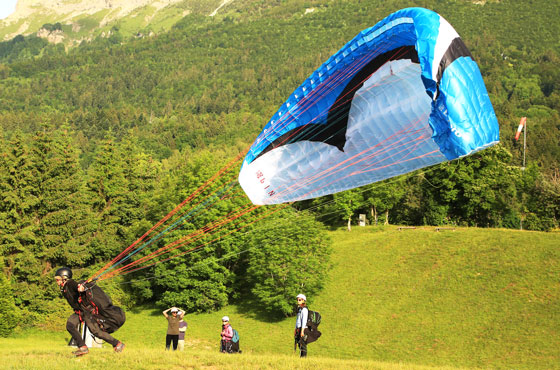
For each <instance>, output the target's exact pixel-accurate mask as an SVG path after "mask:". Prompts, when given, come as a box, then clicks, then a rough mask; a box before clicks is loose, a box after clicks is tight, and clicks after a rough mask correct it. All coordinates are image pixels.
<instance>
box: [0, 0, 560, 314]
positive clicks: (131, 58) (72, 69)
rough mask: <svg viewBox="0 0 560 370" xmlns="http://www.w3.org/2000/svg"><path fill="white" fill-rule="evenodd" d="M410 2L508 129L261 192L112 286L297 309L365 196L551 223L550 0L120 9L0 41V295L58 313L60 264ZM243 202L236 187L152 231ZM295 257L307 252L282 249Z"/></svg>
mask: <svg viewBox="0 0 560 370" xmlns="http://www.w3.org/2000/svg"><path fill="white" fill-rule="evenodd" d="M407 6H422V7H426V8H429V9H432V10H434V11H436V12H438V13H440V14H441V15H442V16H444V17H445V18H446V19H447V20H448V21H449V22H450V23H451V24H452V25H453V26H454V27H455V29H456V30H457V31H458V33H459V34H460V35H461V37H462V38H463V40H464V41H465V43H466V45H467V46H468V47H469V49H470V51H471V53H472V55H473V57H474V58H475V59H476V61H477V63H478V65H479V67H480V69H481V72H482V75H483V78H484V81H485V83H486V87H487V89H488V92H489V94H490V98H491V100H492V103H493V106H494V109H495V111H496V115H497V117H498V121H499V123H500V132H501V138H500V139H501V142H500V144H499V145H497V146H495V147H492V148H491V149H488V150H485V151H482V152H480V153H477V154H475V155H473V156H470V157H466V158H462V159H459V160H455V161H451V162H447V163H443V164H441V165H436V166H433V167H430V168H427V169H423V170H420V171H416V172H413V173H411V174H408V175H404V176H401V177H398V178H393V179H389V180H386V181H384V182H381V183H376V184H372V185H368V186H365V187H362V188H358V189H355V190H350V191H346V192H342V193H337V194H334V195H331V196H326V197H322V198H318V199H313V200H308V201H302V202H297V203H294V204H292V205H290V206H288V207H278V212H276V213H274V214H273V215H272V216H270V217H266V218H265V219H263V220H260V215H262V214H263V213H265V212H267V211H266V210H265V209H259V210H257V211H256V212H255V214H254V215H252V216H250V217H253V218H252V219H248V220H247V223H248V224H250V225H249V226H247V227H246V228H245V229H244V231H243V232H242V233H237V234H235V235H236V236H235V237H225V235H226V234H228V233H231V232H233V231H234V230H235V226H231V227H230V228H229V229H227V230H224V231H222V233H223V234H224V237H223V238H221V239H220V240H218V241H216V242H213V243H208V244H207V245H205V246H204V248H201V249H199V250H198V251H197V252H196V253H189V254H186V255H184V256H182V257H180V258H176V259H172V260H170V261H168V262H165V263H160V264H155V265H154V266H150V267H148V268H146V269H144V270H141V272H138V273H132V274H130V275H125V276H123V277H118V278H115V279H112V280H110V281H109V282H108V283H107V289H108V291H109V292H110V293H111V294H112V295H113V296H114V299H115V300H116V301H118V302H119V303H120V304H122V305H124V306H128V307H130V306H133V305H136V304H142V303H146V302H151V303H155V304H157V305H160V306H168V305H181V306H183V307H184V308H185V309H187V310H188V311H189V312H197V311H199V312H200V311H211V310H215V309H218V308H220V307H223V306H224V305H227V303H228V302H231V301H235V300H240V299H243V300H249V301H250V300H251V299H258V300H260V301H264V302H266V303H267V306H268V307H270V310H271V311H272V312H274V313H275V314H279V315H286V314H290V313H291V310H292V307H291V306H290V304H289V303H288V302H289V299H290V298H289V297H293V296H294V292H296V291H297V290H298V288H299V287H301V281H306V282H307V283H306V284H308V286H307V289H308V291H309V292H313V291H317V290H318V289H321V286H322V284H323V280H324V277H325V276H326V274H327V272H328V264H329V246H330V245H331V243H332V241H331V240H328V238H327V237H326V234H325V233H324V230H326V229H327V228H329V227H340V226H346V225H349V226H351V225H355V224H356V222H357V218H358V215H359V214H366V215H367V217H368V222H369V223H370V224H378V223H391V224H401V225H460V226H477V227H489V228H511V229H519V228H523V229H526V230H543V231H550V230H554V229H557V228H558V227H559V222H560V172H559V168H560V144H559V143H560V116H559V112H560V69H559V68H558V66H559V65H560V44H559V43H558V40H557V35H558V34H560V25H558V22H557V19H558V17H559V16H560V7H558V6H557V4H556V3H555V2H548V1H545V0H534V1H530V2H519V1H513V0H511V1H487V2H478V3H476V2H471V1H461V0H456V1H435V0H432V1H428V0H426V1H421V2H411V1H405V0H392V1H383V2H376V1H360V0H352V1H319V0H307V1H296V0H287V1H260V0H249V1H243V2H233V3H232V4H230V5H229V6H228V7H226V8H225V9H224V11H223V12H222V13H220V14H219V15H218V16H216V17H206V16H203V15H200V14H190V15H187V16H186V17H184V18H183V19H182V20H181V21H179V22H178V23H177V24H176V25H175V26H174V27H173V28H172V29H171V30H170V31H168V32H162V33H160V34H157V35H155V36H153V37H149V38H140V39H137V38H132V37H131V36H130V35H127V34H123V33H121V32H120V31H119V28H118V27H114V29H113V30H114V32H112V33H111V35H110V36H109V37H98V38H97V39H95V40H94V41H92V42H89V43H87V42H83V43H82V44H81V45H80V46H78V47H75V48H71V49H68V50H65V48H64V47H61V45H51V44H48V43H46V42H45V41H44V40H42V39H39V38H37V37H36V36H21V35H20V36H17V37H15V38H14V39H12V40H10V41H5V42H2V43H0V156H1V158H2V160H1V162H0V194H1V196H0V263H1V266H2V269H3V277H2V279H1V280H0V288H1V289H2V290H4V289H9V290H12V291H13V292H14V301H13V302H8V303H7V305H8V306H10V305H11V306H13V307H14V308H15V310H16V312H17V313H18V315H22V314H27V315H29V316H30V317H32V318H33V320H31V322H30V324H31V325H32V324H34V323H36V322H40V321H41V320H43V319H44V317H45V315H48V314H51V313H52V307H51V306H52V305H48V304H45V302H46V301H53V300H57V299H60V298H59V293H58V291H57V288H56V286H55V285H54V284H53V283H52V271H53V269H54V268H55V267H57V266H64V265H65V266H72V268H73V269H74V270H75V271H76V274H77V276H79V277H82V278H86V277H88V276H90V275H91V274H92V273H93V272H95V271H96V270H98V269H99V268H100V266H103V265H104V264H105V263H106V262H107V261H109V260H111V259H112V258H114V257H115V256H116V255H118V254H119V253H120V252H121V251H122V250H123V249H125V248H126V247H127V246H129V245H130V244H131V243H133V242H134V241H135V240H136V239H137V238H138V237H139V236H141V235H142V234H143V233H144V232H145V231H146V230H147V229H149V228H150V227H151V226H152V225H154V224H155V223H156V222H158V220H160V219H161V218H162V217H163V216H165V215H166V214H167V213H168V212H169V211H170V210H172V209H173V208H174V207H175V206H176V205H177V204H179V203H181V202H182V201H183V200H184V199H186V198H188V196H189V195H190V194H192V193H193V192H194V191H196V189H197V188H199V186H200V185H201V184H203V183H204V182H205V181H206V180H207V179H208V178H210V177H211V176H212V175H213V174H215V173H216V172H217V171H219V170H220V168H222V167H223V166H224V165H225V164H226V163H228V162H229V161H230V160H231V159H232V158H233V157H235V156H237V155H238V154H239V153H240V152H243V151H244V150H246V148H247V147H248V145H250V144H251V142H252V140H254V138H255V137H256V135H257V134H258V133H259V132H260V131H261V129H262V127H263V126H264V124H265V123H266V122H267V121H268V119H270V117H271V116H272V115H273V114H274V112H275V111H276V109H278V107H279V106H280V105H281V104H282V102H283V101H284V100H285V99H286V98H287V97H288V96H289V95H290V94H291V92H292V91H293V90H294V89H295V88H296V87H298V86H299V84H300V83H301V82H302V81H303V80H304V79H305V78H307V76H309V75H310V74H311V73H312V72H313V71H314V70H315V69H316V68H317V67H318V66H319V65H321V64H322V63H323V62H324V61H325V60H326V59H327V58H328V57H329V56H330V55H332V54H333V53H334V52H336V51H337V50H338V49H339V48H340V47H341V46H343V45H344V44H345V43H346V42H347V41H348V40H349V39H351V38H352V37H354V36H355V35H356V34H357V33H358V32H360V31H361V30H362V29H364V28H367V27H370V26H372V25H373V24H375V23H376V22H377V21H378V20H381V19H382V18H384V17H385V16H386V15H388V14H389V13H391V12H393V11H396V10H398V9H400V8H404V7H407ZM310 8H313V9H314V11H313V12H310V13H306V9H310ZM55 26H56V25H55ZM140 31H142V30H140ZM521 117H527V132H526V134H527V149H526V153H525V155H526V164H525V166H524V167H523V156H524V153H523V145H522V141H521V140H520V141H515V140H514V135H515V130H516V128H517V125H518V124H519V120H520V118H521ZM236 170H239V168H237V169H236ZM218 185H221V186H225V183H222V184H218ZM242 201H244V200H241V199H238V198H232V199H228V200H226V201H224V202H222V203H221V204H220V206H219V207H218V206H216V207H214V208H212V209H209V211H208V213H206V214H204V215H200V217H196V218H194V219H192V220H191V221H189V222H188V223H187V224H185V225H183V226H182V227H181V228H179V229H177V230H174V231H173V232H172V233H170V234H169V235H166V236H165V238H163V239H162V240H161V241H159V242H158V243H160V244H163V243H169V242H170V241H172V240H174V239H176V238H180V237H181V236H184V235H186V234H187V233H188V232H190V231H192V230H197V229H199V228H201V227H204V225H207V224H208V223H209V222H211V221H212V220H213V219H215V218H216V217H217V214H218V213H219V212H223V213H228V212H231V211H233V210H235V209H236V208H237V207H239V206H240V204H241V202H242ZM257 220H259V221H258V222H256V221H257ZM288 231H289V232H288ZM228 235H229V234H228ZM271 256H274V258H272V257H271ZM264 261H266V263H264ZM302 261H307V263H308V268H306V269H304V270H303V271H299V272H298V273H296V272H294V271H292V270H290V269H289V268H286V266H290V265H292V266H293V265H297V264H301V263H303V262H302ZM186 266H188V267H186ZM270 271H274V272H275V273H274V274H273V275H274V276H275V278H273V279H268V278H267V276H268V275H266V272H270ZM4 277H5V278H4ZM185 292H186V293H185ZM3 306H4V305H3ZM6 307H7V306H6ZM18 315H16V316H14V317H17V316H18ZM14 322H17V320H14ZM14 325H15V324H14Z"/></svg>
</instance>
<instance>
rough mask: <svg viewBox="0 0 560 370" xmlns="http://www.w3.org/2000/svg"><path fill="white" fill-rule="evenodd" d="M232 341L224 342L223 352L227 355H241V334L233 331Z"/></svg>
mask: <svg viewBox="0 0 560 370" xmlns="http://www.w3.org/2000/svg"><path fill="white" fill-rule="evenodd" d="M232 330H233V336H232V337H231V340H222V351H223V352H227V353H241V350H240V349H239V333H238V332H237V330H235V329H233V328H232Z"/></svg>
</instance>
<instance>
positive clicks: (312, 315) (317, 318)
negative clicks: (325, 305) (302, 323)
mask: <svg viewBox="0 0 560 370" xmlns="http://www.w3.org/2000/svg"><path fill="white" fill-rule="evenodd" d="M320 323H321V314H320V313H319V312H317V311H311V310H310V309H307V326H311V327H315V328H316V327H317V326H319V324H320Z"/></svg>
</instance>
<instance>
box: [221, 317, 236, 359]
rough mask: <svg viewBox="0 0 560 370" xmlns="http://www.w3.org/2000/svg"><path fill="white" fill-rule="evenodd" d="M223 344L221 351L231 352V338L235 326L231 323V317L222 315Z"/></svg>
mask: <svg viewBox="0 0 560 370" xmlns="http://www.w3.org/2000/svg"><path fill="white" fill-rule="evenodd" d="M221 336H222V345H221V348H220V352H224V353H231V345H232V343H231V338H233V328H232V327H231V325H230V323H229V317H228V316H224V317H222V333H221Z"/></svg>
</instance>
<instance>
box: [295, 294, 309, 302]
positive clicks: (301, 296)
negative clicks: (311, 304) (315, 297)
mask: <svg viewBox="0 0 560 370" xmlns="http://www.w3.org/2000/svg"><path fill="white" fill-rule="evenodd" d="M296 298H302V299H303V300H304V301H307V298H305V296H304V295H303V294H298V295H297V297H296Z"/></svg>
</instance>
